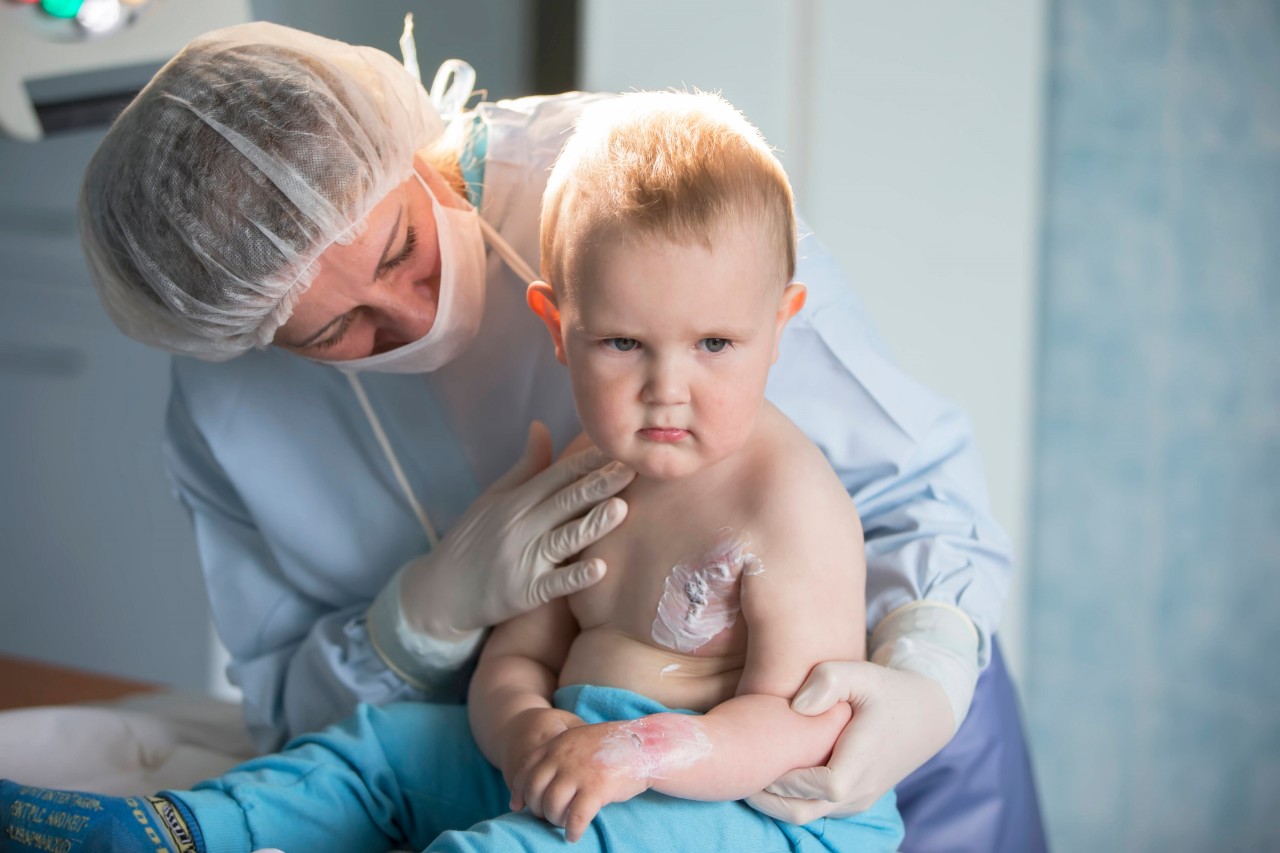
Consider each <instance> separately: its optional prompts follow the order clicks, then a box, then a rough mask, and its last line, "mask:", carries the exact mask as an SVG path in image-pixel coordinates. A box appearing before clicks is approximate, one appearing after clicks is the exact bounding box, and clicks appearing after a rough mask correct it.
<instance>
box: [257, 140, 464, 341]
mask: <svg viewBox="0 0 1280 853" xmlns="http://www.w3.org/2000/svg"><path fill="white" fill-rule="evenodd" d="M415 166H416V168H417V170H418V174H420V175H422V177H423V179H424V180H425V181H426V182H427V183H428V184H430V185H431V189H432V191H433V192H435V193H436V196H437V198H439V199H440V203H441V204H445V205H449V204H451V203H453V202H454V201H457V198H456V196H455V195H454V194H453V192H452V191H451V190H449V189H448V187H447V185H446V184H445V182H444V181H443V180H442V179H441V178H440V176H439V174H438V173H437V172H436V171H435V170H434V169H432V168H431V167H430V166H428V165H426V164H425V163H424V162H422V161H421V160H420V159H419V160H418V161H417V162H416V164H415ZM459 204H461V202H459ZM319 266H320V271H319V273H317V275H316V278H315V281H314V282H312V284H311V287H309V288H307V291H306V292H305V293H303V294H302V296H301V298H299V299H298V304H297V305H296V306H295V307H294V309H293V314H292V316H290V317H289V321H288V322H287V323H285V324H284V325H283V326H281V327H280V328H279V330H277V332H276V336H275V338H274V340H273V341H272V343H274V344H275V345H277V346H281V347H284V348H285V349H287V350H292V351H293V352H296V353H299V354H301V355H305V356H308V357H310V358H316V359H321V360H324V361H346V360H348V359H353V358H364V357H365V356H369V355H376V354H378V353H383V352H386V351H388V350H392V349H395V348H396V347H399V346H403V345H404V344H407V343H410V342H411V341H416V340H417V339H419V338H421V337H422V336H424V335H425V334H426V333H427V332H428V331H430V330H431V326H432V324H433V323H434V322H435V317H436V305H437V304H438V301H439V297H440V246H439V241H438V240H437V237H436V223H435V216H434V215H433V214H432V210H431V199H430V197H428V195H427V193H426V191H425V190H424V189H423V188H422V185H421V184H419V183H418V181H417V179H416V178H412V177H411V178H409V180H407V181H405V182H404V183H403V184H401V185H400V186H398V187H396V188H395V189H394V190H392V191H391V192H390V193H388V194H387V197H386V198H384V199H382V201H380V202H378V204H377V205H376V206H375V207H374V208H373V210H371V211H370V212H369V215H368V217H367V219H366V228H365V230H364V233H363V234H361V235H360V237H359V238H357V239H356V240H355V241H353V242H352V243H350V244H349V245H346V246H343V245H339V244H337V243H334V244H333V245H331V246H329V248H327V249H325V250H324V251H323V252H322V253H321V254H320V258H319Z"/></svg>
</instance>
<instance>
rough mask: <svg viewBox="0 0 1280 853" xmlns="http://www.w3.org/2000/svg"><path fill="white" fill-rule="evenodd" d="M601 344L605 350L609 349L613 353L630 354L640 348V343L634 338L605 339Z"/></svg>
mask: <svg viewBox="0 0 1280 853" xmlns="http://www.w3.org/2000/svg"><path fill="white" fill-rule="evenodd" d="M601 343H603V344H604V346H605V349H611V350H613V351H615V352H631V351H632V350H633V349H635V348H636V347H638V346H640V342H639V341H637V340H636V339H635V338H605V339H604V340H603V341H601Z"/></svg>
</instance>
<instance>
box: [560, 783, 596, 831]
mask: <svg viewBox="0 0 1280 853" xmlns="http://www.w3.org/2000/svg"><path fill="white" fill-rule="evenodd" d="M599 811H600V803H599V801H598V800H596V799H595V798H594V797H593V796H591V795H590V794H588V793H587V792H586V791H579V792H578V794H577V796H575V797H574V798H573V802H571V803H570V804H569V813H568V814H567V815H566V817H565V822H564V837H565V839H566V840H568V841H577V840H578V839H580V838H582V836H583V834H584V833H586V831H587V827H589V826H591V821H593V820H595V816H596V814H597V813H598V812H599Z"/></svg>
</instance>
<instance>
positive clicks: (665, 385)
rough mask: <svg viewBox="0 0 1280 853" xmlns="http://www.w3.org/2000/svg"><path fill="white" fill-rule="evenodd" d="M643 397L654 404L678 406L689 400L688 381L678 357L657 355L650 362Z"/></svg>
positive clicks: (645, 400) (646, 401)
mask: <svg viewBox="0 0 1280 853" xmlns="http://www.w3.org/2000/svg"><path fill="white" fill-rule="evenodd" d="M643 399H644V402H645V403H648V404H650V405H654V406H678V405H680V404H682V403H687V402H689V382H688V380H687V379H686V378H685V376H684V370H683V366H682V365H681V364H680V362H679V359H676V358H668V357H659V358H655V359H654V360H653V361H652V362H651V363H650V368H649V375H648V377H647V380H646V382H645V386H644V395H643Z"/></svg>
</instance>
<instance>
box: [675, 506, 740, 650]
mask: <svg viewBox="0 0 1280 853" xmlns="http://www.w3.org/2000/svg"><path fill="white" fill-rule="evenodd" d="M749 545H750V540H749V539H748V538H747V537H746V536H745V535H743V534H741V533H738V532H736V531H734V530H732V529H729V528H725V529H723V530H721V531H720V532H719V534H718V536H717V539H716V542H715V544H714V545H713V546H712V547H711V548H710V549H709V550H708V551H707V552H706V553H704V554H702V555H700V556H698V557H696V558H694V559H692V560H687V561H682V562H680V563H679V564H677V565H676V566H675V567H674V568H672V569H671V574H669V575H668V576H667V578H666V580H665V581H664V582H663V589H662V598H661V599H660V600H659V601H658V614H657V616H655V617H654V620H653V641H654V642H655V643H657V644H658V645H660V646H663V647H665V648H668V649H674V650H676V651H679V652H685V653H688V652H692V651H696V650H697V649H699V648H701V647H702V646H704V645H706V643H707V641H709V640H710V639H711V638H712V637H714V636H716V635H717V634H719V633H720V632H721V631H723V630H725V629H726V628H729V627H730V626H732V625H733V623H734V622H735V621H737V618H738V613H739V612H740V611H741V609H742V607H741V604H742V577H743V576H744V575H758V574H760V573H762V572H763V571H764V565H763V564H762V563H761V562H760V560H759V559H758V558H757V557H756V556H755V555H754V554H752V553H750V552H749V551H748V550H747V549H748V547H749Z"/></svg>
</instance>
